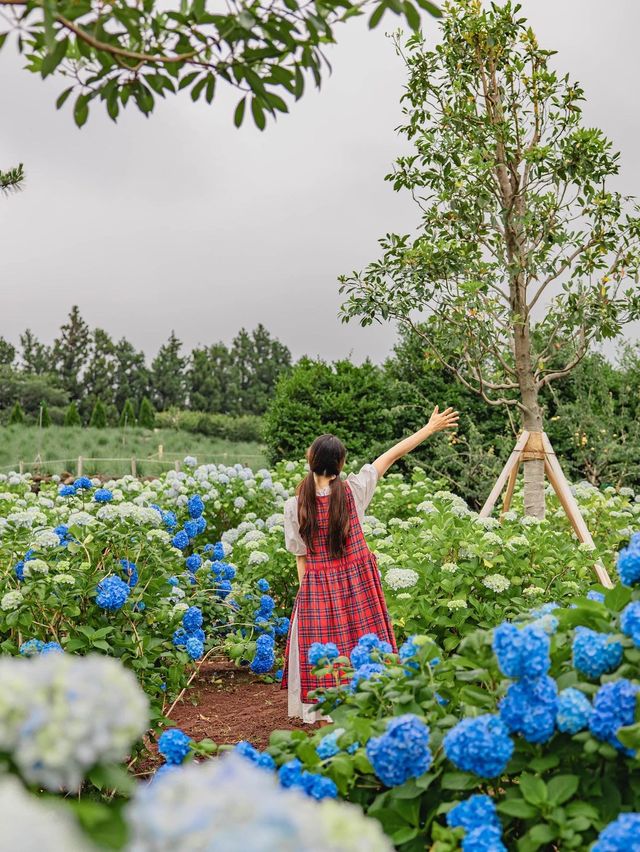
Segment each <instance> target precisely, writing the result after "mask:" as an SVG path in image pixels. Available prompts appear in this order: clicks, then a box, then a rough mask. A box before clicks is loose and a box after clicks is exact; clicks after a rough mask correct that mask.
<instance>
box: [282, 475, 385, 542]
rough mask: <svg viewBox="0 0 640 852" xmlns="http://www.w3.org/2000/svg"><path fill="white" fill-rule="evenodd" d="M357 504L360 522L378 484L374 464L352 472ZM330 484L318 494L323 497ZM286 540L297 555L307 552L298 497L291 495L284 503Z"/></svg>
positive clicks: (348, 478) (352, 486)
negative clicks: (301, 526) (299, 520)
mask: <svg viewBox="0 0 640 852" xmlns="http://www.w3.org/2000/svg"><path fill="white" fill-rule="evenodd" d="M346 481H347V482H348V483H349V486H350V488H351V493H352V494H353V500H354V502H355V504H356V512H357V513H358V519H359V521H360V523H362V522H363V520H364V513H365V511H366V510H367V506H368V505H369V503H370V502H371V498H372V497H373V492H374V491H375V489H376V485H377V484H378V471H377V470H376V469H375V467H374V466H373V465H372V464H365V465H364V466H363V467H362V468H361V469H360V472H359V473H350V474H349V476H347V480H346ZM329 490H330V488H329V486H327V488H323V489H322V490H321V491H318V492H317V493H318V496H319V497H323V496H325V495H326V494H328V493H329ZM284 541H285V546H286V548H287V550H288V551H289V552H290V553H294V554H295V555H296V556H304V555H305V554H306V552H307V548H306V545H305V543H304V541H303V540H302V538H301V537H300V526H299V524H298V498H297V497H290V498H289V499H288V500H287V502H286V503H285V504H284Z"/></svg>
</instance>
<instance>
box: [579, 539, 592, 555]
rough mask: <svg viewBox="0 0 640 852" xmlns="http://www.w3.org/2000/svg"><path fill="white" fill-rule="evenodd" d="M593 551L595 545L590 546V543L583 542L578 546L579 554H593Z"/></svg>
mask: <svg viewBox="0 0 640 852" xmlns="http://www.w3.org/2000/svg"><path fill="white" fill-rule="evenodd" d="M595 549H596V546H595V544H592V543H591V542H590V541H583V542H581V543H580V544H579V545H578V550H579V551H580V553H593V551H594V550H595Z"/></svg>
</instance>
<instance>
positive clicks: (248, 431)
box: [156, 409, 263, 443]
mask: <svg viewBox="0 0 640 852" xmlns="http://www.w3.org/2000/svg"><path fill="white" fill-rule="evenodd" d="M156 426H157V427H158V428H160V429H181V430H182V431H184V432H193V433H195V434H198V435H207V436H208V437H210V438H224V439H226V440H228V441H255V442H257V443H260V442H262V440H263V420H262V417H258V416H257V415H253V414H244V415H238V416H236V415H233V414H207V413H205V412H202V411H181V410H177V409H170V410H169V411H160V412H158V413H157V414H156Z"/></svg>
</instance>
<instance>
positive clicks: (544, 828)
mask: <svg viewBox="0 0 640 852" xmlns="http://www.w3.org/2000/svg"><path fill="white" fill-rule="evenodd" d="M557 834H558V832H557V831H556V829H555V828H553V826H551V825H548V824H547V823H539V824H538V825H534V826H533V828H531V829H529V832H528V836H529V837H530V838H531V839H532V840H533V841H534V843H537V844H539V845H540V846H542V844H543V843H550V842H551V841H552V840H554V839H555V837H556V836H557Z"/></svg>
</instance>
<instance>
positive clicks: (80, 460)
mask: <svg viewBox="0 0 640 852" xmlns="http://www.w3.org/2000/svg"><path fill="white" fill-rule="evenodd" d="M76 475H77V476H82V456H78V468H77V473H76Z"/></svg>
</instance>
